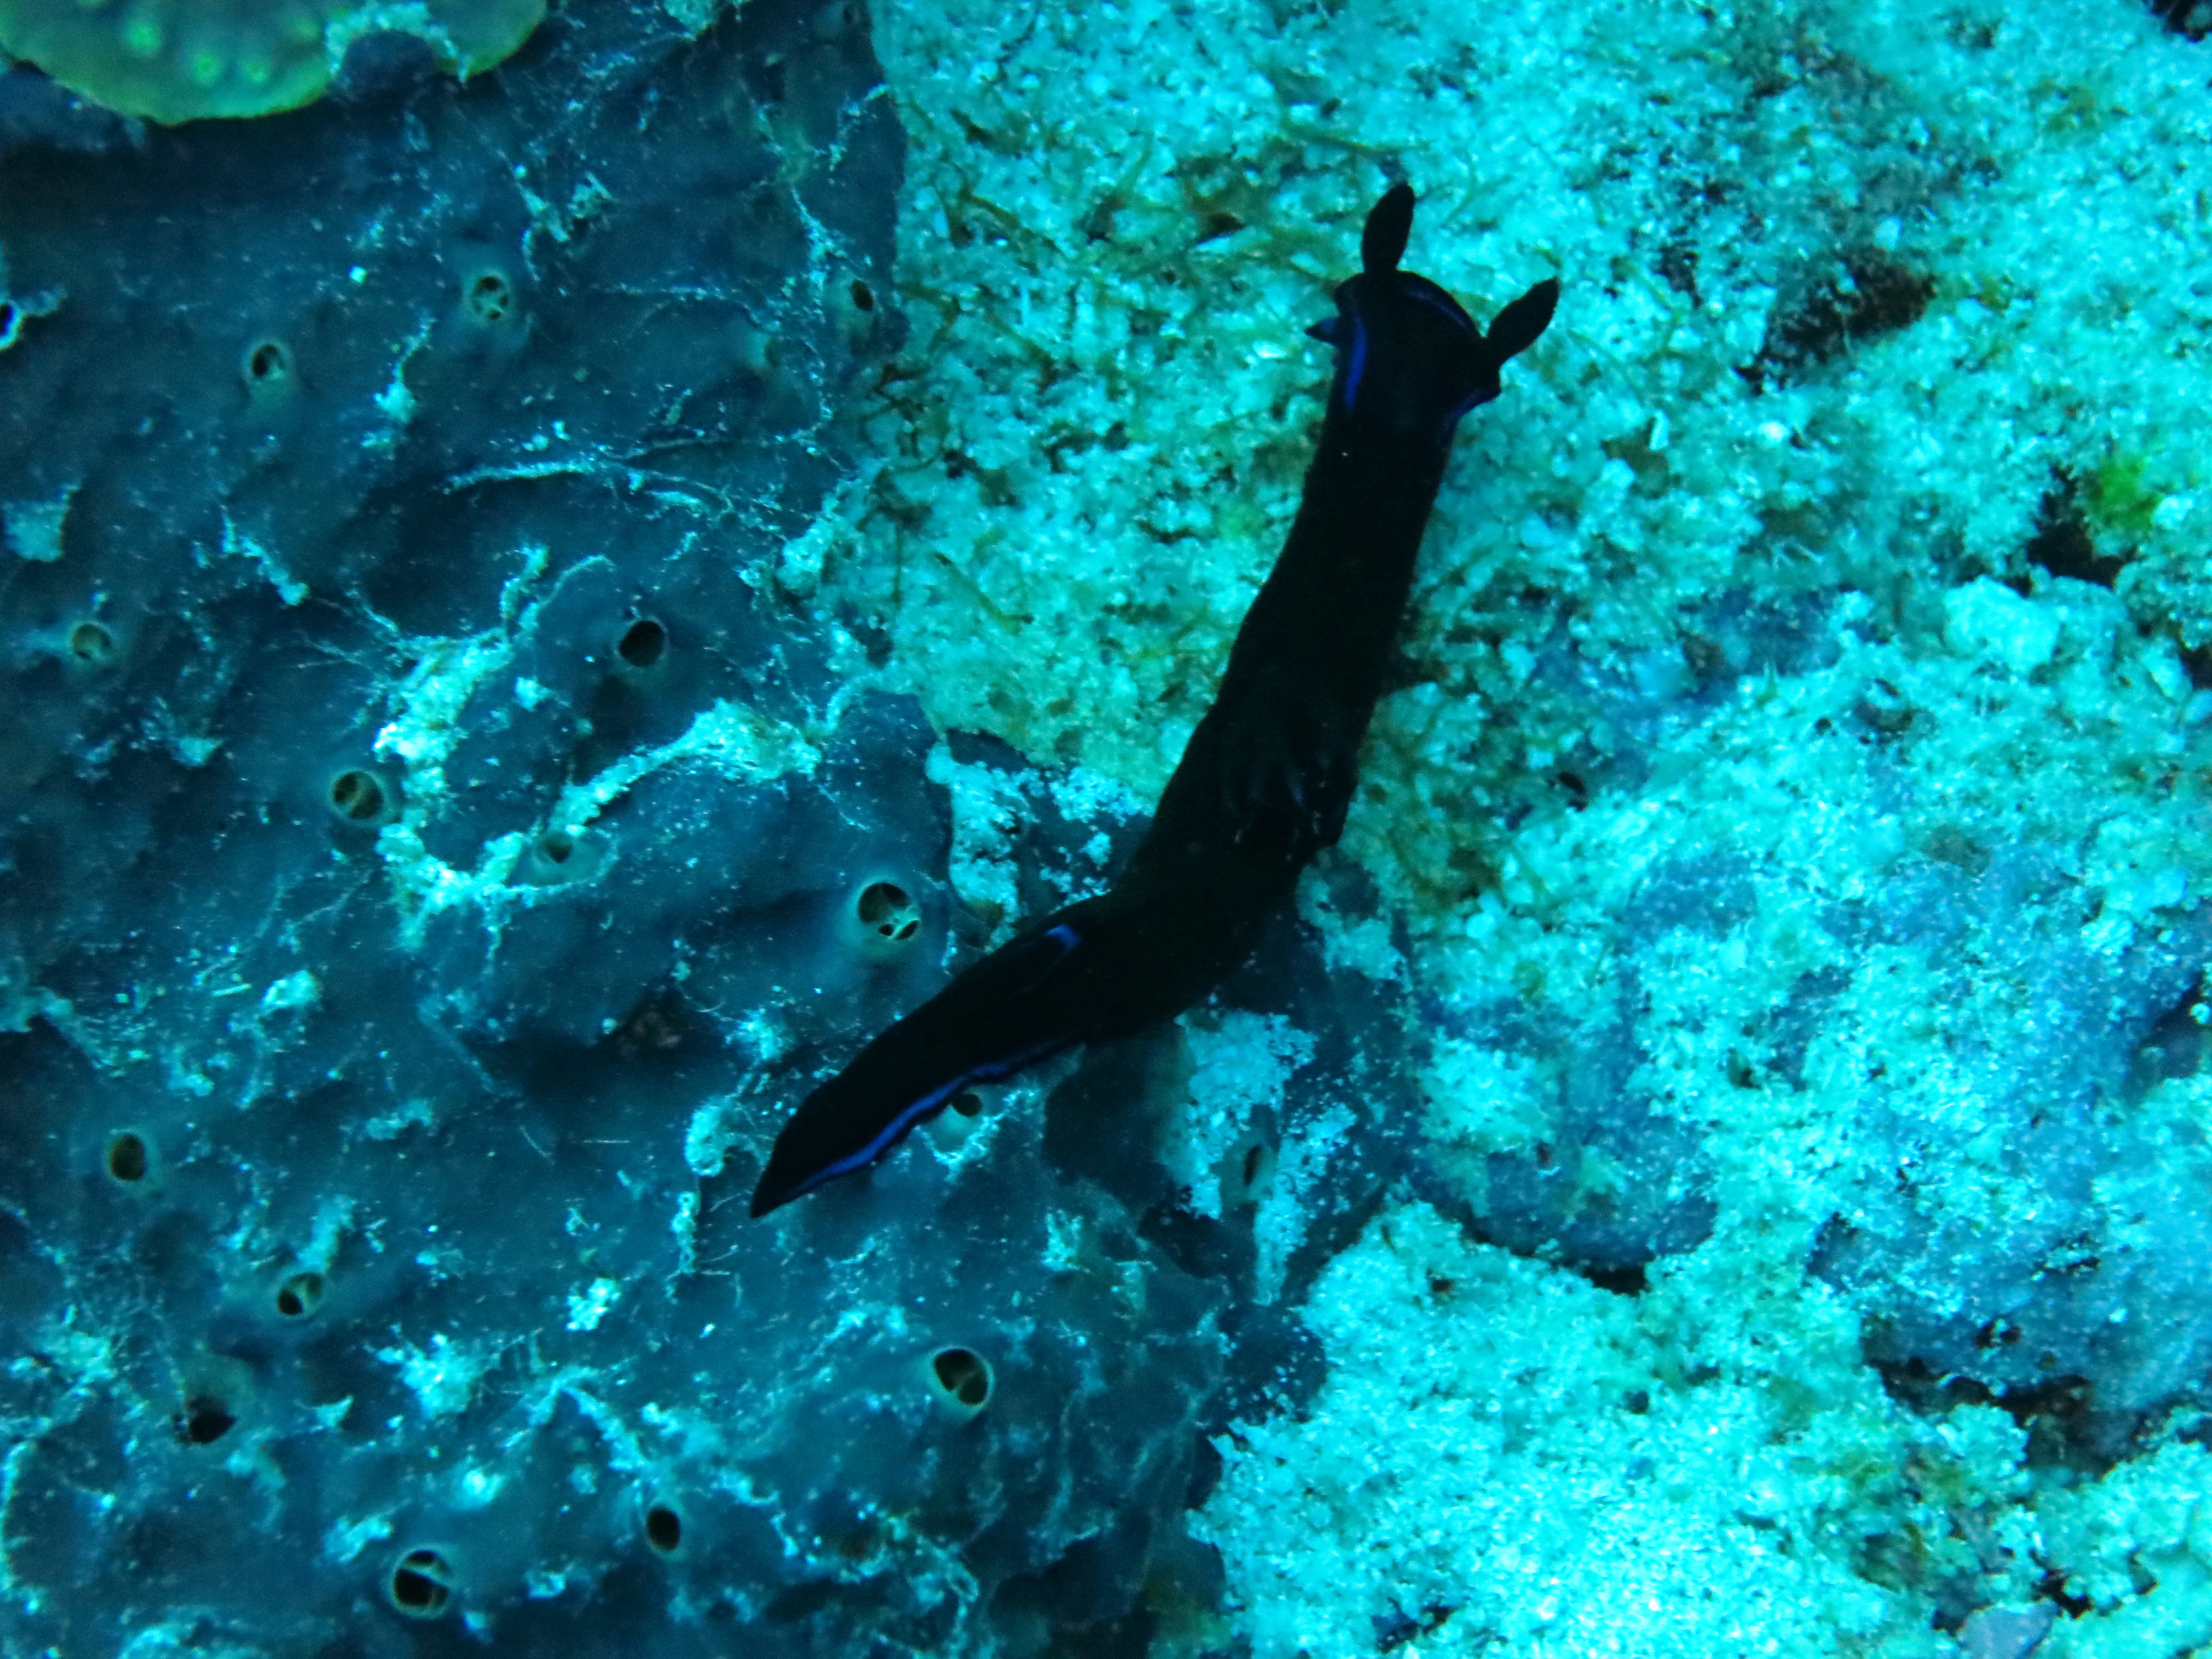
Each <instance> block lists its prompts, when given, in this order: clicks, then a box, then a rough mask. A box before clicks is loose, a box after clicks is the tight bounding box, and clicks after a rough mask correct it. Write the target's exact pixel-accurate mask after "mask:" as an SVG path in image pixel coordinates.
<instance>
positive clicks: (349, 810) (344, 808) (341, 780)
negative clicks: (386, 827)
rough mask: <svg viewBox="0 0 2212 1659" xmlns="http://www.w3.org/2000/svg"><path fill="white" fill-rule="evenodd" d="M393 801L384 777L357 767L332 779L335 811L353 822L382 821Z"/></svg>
mask: <svg viewBox="0 0 2212 1659" xmlns="http://www.w3.org/2000/svg"><path fill="white" fill-rule="evenodd" d="M391 805H392V797H391V793H390V792H389V791H387V790H386V788H385V787H384V780H383V779H381V778H380V777H378V776H377V775H376V774H375V773H374V772H370V771H366V770H364V769H362V768H361V767H358V766H356V767H354V768H353V769H350V770H349V771H344V772H341V773H339V774H338V775H337V776H336V777H334V778H332V779H331V811H333V812H336V813H337V815H338V816H339V817H342V818H343V819H345V820H346V821H347V822H348V823H382V822H383V821H384V818H385V815H386V811H387V810H388V809H389V808H390V806H391Z"/></svg>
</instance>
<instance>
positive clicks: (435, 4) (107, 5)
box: [0, 0, 545, 122]
mask: <svg viewBox="0 0 2212 1659" xmlns="http://www.w3.org/2000/svg"><path fill="white" fill-rule="evenodd" d="M544 15H545V0H411V3H397V4H374V3H363V0H0V52H6V53H7V54H9V56H12V57H15V58H23V59H25V60H27V61H28V62H30V63H33V64H37V65H38V66H39V67H40V69H42V70H45V71H46V73H47V74H49V75H51V76H53V77H54V79H55V80H57V81H58V82H61V83H62V84H63V85H64V86H65V87H67V88H69V89H70V91H72V92H75V93H76V94H79V95H81V96H82V97H85V98H89V99H91V100H94V102H96V103H100V104H105V105H106V106H107V107H108V108H110V109H114V110H119V111H121V112H123V113H125V114H126V115H143V116H145V117H147V118H149V119H152V120H155V121H169V122H173V121H193V120H198V119H200V118H203V117H205V116H213V115H228V116H246V115H267V114H270V113H272V112H275V111H277V110H286V109H296V108H298V107H299V106H301V105H302V104H307V103H312V102H313V101H314V100H316V99H317V98H319V97H320V96H321V95H322V94H323V90H324V88H325V87H327V86H328V85H329V84H330V80H331V75H332V74H333V73H335V72H336V70H337V66H338V64H340V63H341V62H342V61H343V59H344V57H345V52H346V48H347V47H348V46H350V45H351V44H352V43H353V42H354V41H355V40H357V39H358V38H359V37H361V36H362V35H364V34H371V33H377V32H379V31H380V30H395V31H398V32H399V33H406V34H412V35H416V36H418V37H419V38H421V39H422V40H424V41H426V42H427V43H428V45H429V46H430V48H431V50H432V51H433V52H435V53H436V54H437V58H438V61H439V62H440V64H442V65H443V66H444V67H445V68H447V69H448V70H452V71H453V72H454V73H456V74H459V75H461V76H470V75H473V74H475V73H477V71H478V70H486V69H489V68H490V67H491V66H492V65H493V64H497V63H499V62H500V61H501V59H502V58H507V56H509V55H510V54H511V53H513V52H514V51H515V49H516V48H517V47H519V46H521V45H522V43H523V42H524V41H525V40H528V39H529V38H530V33H531V31H532V29H534V28H536V27H538V23H539V21H541V20H542V19H543V18H544Z"/></svg>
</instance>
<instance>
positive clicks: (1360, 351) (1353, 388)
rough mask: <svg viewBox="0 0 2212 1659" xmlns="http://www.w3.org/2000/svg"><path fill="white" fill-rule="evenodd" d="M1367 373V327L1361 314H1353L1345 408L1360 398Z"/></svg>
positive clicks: (1345, 374) (1345, 381) (1345, 378)
mask: <svg viewBox="0 0 2212 1659" xmlns="http://www.w3.org/2000/svg"><path fill="white" fill-rule="evenodd" d="M1366 372H1367V325H1366V324H1364V323H1363V322H1361V321H1360V320H1359V313H1358V312H1354V313H1352V361H1351V362H1349V363H1348V364H1347V365H1346V368H1345V371H1344V406H1345V407H1346V409H1350V408H1351V407H1352V405H1353V404H1355V403H1357V402H1358V398H1359V378H1360V376H1361V375H1363V374H1366Z"/></svg>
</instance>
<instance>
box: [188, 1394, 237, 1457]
mask: <svg viewBox="0 0 2212 1659" xmlns="http://www.w3.org/2000/svg"><path fill="white" fill-rule="evenodd" d="M237 1421H238V1419H236V1418H235V1417H234V1416H232V1415H231V1413H230V1410H229V1408H228V1407H226V1406H225V1405H224V1404H223V1403H222V1401H220V1400H217V1399H216V1397H215V1396H214V1395H204V1394H200V1395H193V1396H192V1397H191V1399H190V1400H187V1401H185V1408H184V1410H183V1411H181V1412H179V1413H178V1414H177V1419H176V1429H177V1438H178V1439H179V1440H181V1441H183V1442H184V1443H185V1444H186V1445H188V1446H211V1445H213V1444H214V1443H216V1441H218V1440H220V1439H222V1437H223V1436H225V1435H227V1434H228V1433H229V1432H230V1431H231V1425H233V1424H234V1423H236V1422H237Z"/></svg>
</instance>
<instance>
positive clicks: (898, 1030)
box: [752, 184, 1559, 1216]
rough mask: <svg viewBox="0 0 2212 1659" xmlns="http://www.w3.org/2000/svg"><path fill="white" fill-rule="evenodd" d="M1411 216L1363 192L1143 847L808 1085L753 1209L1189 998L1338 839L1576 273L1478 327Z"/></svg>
mask: <svg viewBox="0 0 2212 1659" xmlns="http://www.w3.org/2000/svg"><path fill="white" fill-rule="evenodd" d="M1412 230H1413V191H1412V189H1411V188H1410V187H1409V186H1407V185H1402V184H1401V185H1394V186H1393V187H1392V188H1391V189H1390V190H1389V192H1388V193H1386V194H1385V195H1384V196H1383V199H1382V200H1381V201H1379V202H1377V203H1376V204H1375V207H1374V210H1372V211H1371V212H1370V213H1369V214H1368V216H1367V226H1366V230H1365V232H1364V234H1363V235H1362V236H1361V238H1360V245H1359V254H1360V272H1359V275H1358V276H1354V277H1353V278H1352V280H1351V281H1349V282H1347V283H1344V284H1342V285H1341V286H1340V287H1339V288H1338V289H1337V290H1336V315H1334V317H1331V318H1329V319H1328V320H1327V321H1325V322H1322V323H1318V324H1316V325H1314V327H1313V328H1311V329H1310V330H1309V331H1308V332H1310V334H1312V335H1313V336H1314V337H1316V339H1320V340H1324V341H1326V342H1328V343H1329V344H1330V345H1332V346H1334V348H1335V349H1336V378H1335V380H1334V384H1333V385H1332V386H1330V388H1329V397H1328V413H1327V415H1326V416H1324V417H1323V419H1322V429H1321V452H1320V453H1318V454H1317V455H1316V456H1315V457H1314V461H1313V465H1312V466H1311V467H1310V468H1309V469H1308V470H1307V472H1306V479H1305V494H1304V498H1303V499H1302V500H1301V501H1300V502H1299V503H1298V513H1297V520H1296V521H1295V522H1294V523H1293V524H1292V525H1291V534H1290V539H1289V540H1288V541H1287V542H1286V543H1285V544H1284V547H1283V552H1282V556H1281V557H1280V558H1279V559H1278V560H1276V562H1275V568H1274V569H1273V572H1272V573H1271V574H1269V575H1268V577H1267V582H1266V583H1265V584H1264V585H1263V586H1261V589H1260V594H1259V597H1258V598H1257V599H1255V600H1254V601H1253V602H1252V608H1251V610H1250V611H1249V612H1248V613H1246V615H1245V617H1244V623H1243V627H1242V628H1241V629H1239V630H1238V631H1237V642H1236V644H1235V645H1234V646H1232V647H1231V649H1230V653H1229V667H1228V670H1227V671H1226V672H1225V673H1224V674H1223V676H1222V679H1221V689H1220V691H1219V693H1218V695H1217V696H1216V697H1215V698H1214V702H1213V706H1212V708H1209V709H1208V710H1207V711H1206V716H1205V718H1204V719H1203V720H1200V722H1199V724H1198V729H1197V730H1196V731H1195V732H1193V733H1192V734H1191V738H1190V743H1189V744H1188V747H1186V748H1185V749H1184V750H1183V755H1182V762H1181V763H1179V764H1178V765H1177V766H1176V769H1175V775H1173V776H1172V777H1170V779H1169V780H1168V786H1167V788H1166V790H1165V792H1164V793H1162V795H1161V797H1160V804H1159V808H1158V811H1157V812H1156V813H1155V814H1154V816H1153V818H1152V829H1151V830H1150V831H1149V833H1147V834H1146V837H1145V839H1144V841H1143V842H1142V843H1141V844H1140V845H1139V847H1138V848H1137V850H1136V853H1135V854H1133V856H1132V857H1131V859H1130V860H1129V865H1128V868H1127V869H1126V870H1124V871H1123V872H1121V878H1119V879H1118V880H1117V881H1115V884H1114V885H1113V887H1112V889H1111V890H1109V891H1108V892H1106V893H1103V894H1102V895H1100V896H1098V897H1097V898H1091V899H1085V900H1084V901H1083V902H1080V903H1078V904H1071V905H1069V906H1068V907H1067V908H1066V909H1064V910H1060V911H1057V912H1055V913H1054V914H1053V915H1049V916H1047V917H1045V918H1044V919H1043V920H1042V921H1039V922H1037V923H1036V925H1034V926H1033V927H1030V928H1029V929H1027V930H1026V931H1025V932H1024V933H1021V934H1020V935H1019V936H1018V937H1017V938H1016V939H1012V941H1011V942H1009V943H1008V944H1006V945H1003V946H1001V947H1000V949H998V950H996V951H993V952H992V953H991V954H990V955H989V956H987V957H984V958H983V959H982V960H981V961H980V962H978V963H975V964H974V965H973V966H972V967H969V969H966V970H965V971H963V972H962V973H961V974H959V975H957V976H956V977H955V978H954V979H953V981H951V983H950V984H949V985H947V986H946V987H945V988H944V989H943V990H941V991H939V993H938V994H936V995H935V996H933V997H932V998H930V1000H928V1001H927V1002H925V1003H923V1004H922V1005H921V1006H920V1007H919V1008H916V1009H915V1011H914V1012H912V1013H910V1014H908V1015H907V1016H906V1017H905V1018H903V1019H902V1020H900V1021H899V1022H898V1023H897V1024H895V1025H893V1026H892V1027H891V1028H890V1030H887V1031H885V1032H884V1033H883V1034H882V1035H881V1036H878V1037H877V1038H876V1039H875V1040H874V1041H873V1042H870V1043H869V1044H868V1045H867V1047H866V1048H863V1049H861V1050H860V1054H858V1055H857V1056H855V1057H854V1060H853V1062H852V1064H851V1065H849V1066H847V1067H846V1068H845V1069H844V1070H843V1071H842V1072H841V1073H838V1074H837V1075H836V1077H834V1078H832V1079H829V1081H828V1082H827V1083H824V1084H823V1085H821V1087H819V1088H817V1089H816V1090H815V1091H813V1093H811V1094H810V1095H809V1096H807V1097H806V1099H805V1102H804V1103H802V1104H801V1105H800V1106H799V1109H798V1111H797V1112H795V1113H793V1115H792V1119H791V1121H790V1122H788V1123H787V1124H786V1125H784V1127H783V1132H782V1133H781V1134H779V1135H778V1136H777V1137H776V1141H775V1149H774V1151H773V1152H771V1153H770V1155H769V1161H768V1167H767V1169H766V1170H764V1171H763V1173H762V1175H761V1178H760V1184H759V1186H758V1187H757V1188H756V1189H755V1191H754V1193H753V1200H752V1212H753V1214H755V1215H757V1216H759V1215H766V1214H767V1213H768V1212H769V1211H770V1210H773V1209H775V1208H776V1207H778V1206H781V1205H784V1204H788V1203H789V1202H790V1201H791V1200H793V1199H794V1198H797V1197H799V1195H800V1194H803V1193H808V1192H811V1191H812V1190H813V1189H814V1188H817V1187H819V1186H821V1185H822V1184H823V1182H828V1181H833V1180H835V1179H836V1177H837V1176H843V1175H850V1174H852V1173H853V1172H854V1171H855V1170H862V1169H866V1167H867V1166H868V1165H869V1164H872V1163H874V1162H875V1161H876V1160H877V1159H878V1158H881V1157H883V1155H884V1153H886V1152H889V1151H890V1149H891V1148H892V1147H893V1146H896V1145H897V1144H898V1142H899V1141H900V1140H901V1139H902V1138H904V1136H905V1135H906V1133H908V1131H909V1130H910V1129H912V1128H913V1127H915V1124H917V1123H920V1122H921V1121H924V1120H926V1119H927V1118H928V1117H930V1116H932V1115H934V1114H935V1113H937V1112H939V1111H941V1110H943V1109H944V1108H945V1105H946V1103H948V1102H950V1101H951V1099H952V1097H954V1096H955V1095H957V1093H959V1091H961V1090H963V1089H965V1088H968V1087H969V1086H970V1085H974V1084H977V1083H986V1082H991V1081H994V1080H995V1079H1000V1078H1004V1077H1007V1076H1010V1075H1012V1073H1015V1072H1018V1071H1020V1070H1021V1069H1022V1068H1023V1067H1024V1066H1030V1065H1033V1064H1035V1063H1036V1061H1038V1060H1042V1059H1043V1058H1045V1056H1047V1055H1048V1054H1054V1053H1057V1052H1058V1051H1059V1050H1060V1049H1063V1048H1070V1047H1072V1046H1073V1045H1074V1044H1076V1043H1079V1042H1098V1041H1100V1040H1102V1039H1104V1038H1108V1037H1116V1036H1127V1035H1130V1034H1131V1033H1133V1032H1136V1031H1139V1030H1143V1029H1144V1028H1145V1027H1146V1026H1148V1025H1152V1024H1156V1023H1158V1021H1161V1020H1165V1019H1170V1018H1174V1017H1175V1016H1176V1014H1179V1013H1181V1012H1182V1011H1183V1010H1184V1009H1186V1008H1188V1007H1189V1006H1191V1005H1192V1004H1194V1003H1195V1002H1197V1001H1198V1000H1200V998H1202V997H1204V996H1205V995H1206V994H1207V993H1208V992H1210V991H1211V990H1212V989H1213V988H1214V987H1216V986H1217V985H1218V984H1219V983H1220V982H1221V981H1223V980H1224V979H1226V978H1227V977H1228V976H1229V975H1231V973H1233V972H1234V971H1236V969H1237V967H1238V965H1239V964H1240V963H1243V960H1244V958H1245V957H1246V955H1247V954H1248V953H1249V951H1250V950H1251V948H1252V945H1253V941H1254V940H1255V939H1256V938H1257V937H1258V935H1259V933H1260V929H1261V925H1262V924H1263V923H1264V922H1265V921H1267V918H1268V916H1269V915H1270V914H1271V913H1273V911H1274V909H1275V908H1276V907H1277V906H1279V904H1281V903H1282V902H1284V900H1285V899H1286V898H1287V897H1288V896H1290V893H1291V888H1292V887H1293V886H1294V885H1295V884H1296V883H1297V878H1298V872H1300V871H1301V870H1303V869H1304V867H1305V866H1306V864H1307V863H1308V861H1309V860H1311V859H1312V857H1313V856H1314V854H1316V853H1317V852H1319V851H1320V850H1321V849H1322V848H1324V847H1328V846H1330V845H1333V844H1334V842H1335V841H1336V838H1337V836H1339V835H1340V833H1341V832H1342V830H1343V829H1344V815H1345V811H1346V808H1347V807H1348V806H1349V805H1350V804H1351V800H1352V786H1353V783H1354V781H1355V780H1356V777H1357V765H1358V755H1359V744H1360V741H1361V739H1362V738H1364V736H1365V735H1366V732H1367V723H1368V720H1369V718H1370V716H1371V715H1372V714H1374V712H1375V702H1376V697H1377V696H1380V695H1381V693H1382V690H1383V676H1384V674H1385V672H1386V671H1387V670H1388V668H1389V661H1390V656H1391V650H1392V647H1393V645H1394V643H1395V640H1396V637H1397V633H1398V628H1399V624H1400V623H1401V620H1402V618H1403V616H1404V613H1405V609H1406V600H1407V594H1408V592H1410V590H1411V588H1412V586H1413V558H1414V555H1415V554H1416V553H1417V552H1418V551H1419V548H1420V543H1421V532H1422V530H1423V529H1424V527H1425V526H1426V525H1427V523H1428V519H1429V509H1430V507H1431V506H1432V505H1433V504H1434V503H1435V501H1436V495H1437V484H1438V483H1441V482H1442V480H1443V471H1444V461H1445V458H1446V455H1447V453H1448V452H1449V449H1450V447H1451V439H1452V434H1453V432H1454V430H1455V428H1457V426H1458V424H1459V421H1460V417H1461V416H1463V415H1465V414H1466V413H1467V412H1468V410H1471V409H1473V408H1474V406H1475V405H1476V404H1484V403H1488V402H1489V401H1490V400H1491V399H1492V398H1495V397H1496V396H1498V369H1499V368H1501V367H1502V366H1503V365H1504V363H1505V362H1506V360H1507V359H1509V358H1510V357H1512V356H1516V354H1518V353H1519V352H1522V351H1523V350H1525V349H1528V346H1529V345H1530V343H1533V342H1534V340H1535V338H1536V337H1537V336H1539V335H1540V334H1541V333H1542V332H1543V331H1544V329H1545V327H1546V325H1547V324H1549V323H1550V322H1551V320H1552V311H1553V307H1554V306H1555V305H1557V303H1558V301H1559V284H1558V283H1556V282H1552V281H1546V282H1541V283H1537V284H1536V285H1535V286H1534V288H1532V289H1529V290H1528V292H1527V293H1526V294H1524V295H1522V296H1521V297H1520V298H1519V299H1517V300H1516V301H1513V302H1512V304H1510V305H1509V306H1507V307H1505V308H1504V310H1503V311H1501V312H1499V313H1498V315H1497V317H1496V318H1495V319H1493V320H1492V323H1491V325H1490V329H1489V331H1488V332H1487V333H1485V332H1484V331H1482V330H1481V329H1480V328H1478V327H1477V326H1475V324H1474V319H1471V318H1470V317H1468V314H1467V313H1466V312H1465V311H1464V310H1462V308H1461V307H1460V305H1459V302H1458V301H1455V300H1454V299H1453V298H1452V297H1451V295H1449V294H1447V293H1445V292H1444V290H1443V289H1441V288H1439V287H1437V285H1436V284H1435V283H1432V282H1431V281H1429V280H1428V278H1426V277H1425V276H1415V275H1414V274H1413V273H1412V272H1411V271H1405V270H1399V269H1398V261H1399V259H1400V258H1401V256H1402V255H1403V254H1404V253H1405V251H1406V240H1407V236H1408V235H1409V234H1411V233H1412Z"/></svg>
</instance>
